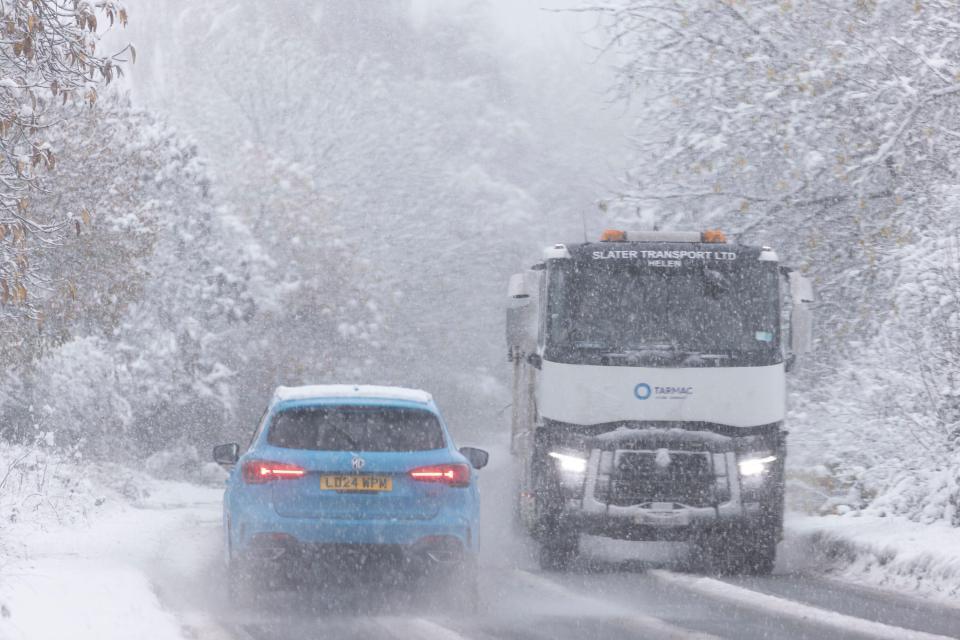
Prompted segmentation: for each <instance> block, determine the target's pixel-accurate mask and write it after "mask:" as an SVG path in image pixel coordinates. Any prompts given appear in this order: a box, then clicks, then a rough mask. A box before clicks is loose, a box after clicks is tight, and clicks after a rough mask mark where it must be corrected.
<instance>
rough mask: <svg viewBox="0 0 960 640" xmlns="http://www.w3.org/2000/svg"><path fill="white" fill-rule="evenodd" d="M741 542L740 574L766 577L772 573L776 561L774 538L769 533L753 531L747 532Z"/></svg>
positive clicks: (775, 542)
mask: <svg viewBox="0 0 960 640" xmlns="http://www.w3.org/2000/svg"><path fill="white" fill-rule="evenodd" d="M751 534H752V535H751ZM748 536H749V537H748ZM742 542H743V543H744V544H743V547H742V549H741V551H740V553H741V557H740V562H739V565H740V566H739V567H738V568H739V569H740V572H741V573H746V574H749V575H752V576H768V575H770V574H771V573H773V566H774V564H775V562H776V559H777V539H776V536H774V535H773V534H772V533H771V532H770V531H765V530H759V531H757V530H754V531H749V532H747V536H744V539H743V540H742Z"/></svg>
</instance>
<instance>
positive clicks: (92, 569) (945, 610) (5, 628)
mask: <svg viewBox="0 0 960 640" xmlns="http://www.w3.org/2000/svg"><path fill="white" fill-rule="evenodd" d="M502 464H503V461H502V460H501V461H498V462H496V463H495V464H494V465H492V467H491V469H489V470H488V471H487V472H486V477H485V478H484V480H485V481H486V486H485V487H484V489H485V491H486V495H487V496H488V499H487V500H486V501H485V503H484V504H485V506H484V531H483V532H482V535H483V554H482V569H481V598H482V602H481V605H480V609H479V611H477V612H476V613H469V614H465V613H463V612H455V611H451V610H449V608H447V607H446V606H445V605H443V604H441V603H440V602H439V601H438V599H437V597H436V596H437V593H436V591H430V590H423V591H421V590H420V589H419V588H418V587H414V586H412V585H409V584H407V585H404V584H390V583H387V584H383V583H380V582H378V581H377V580H373V581H372V582H371V581H366V582H362V581H359V580H353V579H352V578H351V577H350V576H347V577H346V578H345V579H341V580H340V581H339V582H338V583H337V584H336V585H335V587H334V588H330V587H327V588H326V589H325V588H323V587H314V588H311V589H308V590H303V591H299V592H298V591H286V592H274V593H268V594H266V595H265V597H264V598H262V600H261V601H260V602H259V603H258V605H257V607H256V608H255V609H245V610H236V609H233V608H232V607H231V606H230V604H229V603H228V601H227V597H226V590H225V588H224V573H223V570H222V565H221V557H220V552H221V537H220V536H221V534H220V504H219V500H220V491H219V489H217V488H199V487H193V486H191V485H184V484H173V483H157V484H156V486H152V487H151V488H150V492H149V496H148V497H146V498H143V499H140V500H138V501H137V502H136V503H135V504H134V505H132V506H131V505H128V504H127V505H125V504H114V505H113V507H110V508H108V507H109V504H107V505H104V507H103V508H104V509H105V510H104V511H102V512H98V513H97V514H96V516H95V517H91V518H90V519H89V520H88V521H87V522H86V523H85V524H82V525H81V526H54V525H51V526H48V527H45V528H47V529H48V531H46V532H38V533H37V534H36V536H35V537H34V538H33V539H31V540H23V541H21V542H22V550H23V551H25V552H26V553H24V554H21V556H22V559H20V560H17V561H14V562H10V563H8V564H6V565H5V566H4V567H3V576H4V579H3V580H0V602H2V604H3V605H4V607H5V608H6V610H7V613H5V614H4V615H5V616H7V617H4V618H0V638H4V640H6V639H8V638H9V639H10V640H46V639H48V638H49V639H51V640H54V639H60V638H64V637H72V638H75V639H77V640H87V639H93V638H97V640H111V639H117V640H119V639H121V638H131V637H136V638H146V639H149V640H177V639H190V640H274V639H275V638H279V637H294V638H300V639H303V640H312V639H314V638H317V639H319V638H338V639H348V638H370V637H377V638H419V639H423V640H458V639H464V638H469V639H478V640H479V639H486V638H576V639H577V640H583V639H584V638H587V639H591V638H596V639H598V640H600V639H616V638H638V637H639V638H738V639H739V638H743V639H748V638H765V639H774V638H775V639H791V638H816V639H817V640H820V639H822V638H894V639H898V640H899V639H901V638H902V639H910V638H916V639H918V640H920V639H930V638H944V637H947V638H960V609H955V608H950V607H949V606H946V605H937V604H933V603H928V602H923V601H920V600H918V599H915V598H908V597H905V596H899V595H893V594H890V593H887V592H881V591H878V590H873V589H868V588H864V587H858V586H854V585H852V584H849V583H843V582H838V581H836V580H832V579H828V578H824V577H822V576H821V575H819V574H818V573H817V572H816V571H815V570H814V569H812V568H811V567H810V566H809V563H808V562H807V559H806V558H807V556H808V555H809V554H808V553H807V549H805V544H806V543H805V542H804V540H805V539H804V538H802V537H795V538H789V539H788V540H787V541H786V542H785V543H784V545H783V547H782V549H781V563H780V566H779V567H778V572H777V573H776V575H774V576H771V577H769V578H722V579H721V578H708V577H702V576H698V575H696V574H689V573H682V572H678V571H673V570H668V569H663V568H654V567H653V566H652V565H651V563H650V562H638V561H637V560H636V559H633V558H634V557H635V555H636V553H638V552H642V553H645V554H647V557H648V560H649V559H650V558H655V557H656V556H657V555H659V557H661V558H662V557H663V556H664V552H665V549H663V548H660V547H656V546H655V545H654V546H646V547H643V548H639V547H637V546H636V545H632V544H628V543H624V544H610V543H608V542H604V541H599V540H596V539H591V540H588V541H587V542H586V544H585V550H586V554H585V556H584V557H583V558H582V559H581V560H580V561H578V563H577V564H576V565H575V566H574V567H573V568H572V570H571V571H569V572H568V573H565V574H558V573H543V572H541V571H539V570H538V569H537V568H536V563H535V562H534V560H533V554H532V549H531V548H530V547H529V546H528V544H527V543H526V542H525V538H524V537H523V536H520V535H518V534H516V532H514V531H513V528H512V526H511V525H510V524H509V522H510V519H509V517H508V514H507V513H505V510H508V509H509V506H508V505H504V504H503V503H504V501H502V500H496V499H495V498H491V497H489V496H496V495H498V494H499V493H500V492H501V491H503V490H505V489H506V487H500V486H496V485H497V484H499V482H501V481H500V480H498V478H505V477H506V476H507V474H503V473H500V471H502V468H501V465H502ZM667 551H669V550H667ZM341 578H343V576H341Z"/></svg>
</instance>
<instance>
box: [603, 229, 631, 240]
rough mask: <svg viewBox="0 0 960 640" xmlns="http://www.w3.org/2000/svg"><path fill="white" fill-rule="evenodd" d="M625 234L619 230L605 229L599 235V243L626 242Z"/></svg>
mask: <svg viewBox="0 0 960 640" xmlns="http://www.w3.org/2000/svg"><path fill="white" fill-rule="evenodd" d="M626 240H627V232H626V231H622V230H620V229H606V230H605V231H604V232H603V233H602V234H600V242H626Z"/></svg>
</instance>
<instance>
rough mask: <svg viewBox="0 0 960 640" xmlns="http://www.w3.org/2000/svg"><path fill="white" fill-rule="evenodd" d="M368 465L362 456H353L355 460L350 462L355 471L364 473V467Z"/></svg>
mask: <svg viewBox="0 0 960 640" xmlns="http://www.w3.org/2000/svg"><path fill="white" fill-rule="evenodd" d="M366 464H367V462H366V460H364V459H363V458H361V457H360V456H353V459H351V460H350V466H351V467H353V470H354V471H362V470H363V467H364V465H366Z"/></svg>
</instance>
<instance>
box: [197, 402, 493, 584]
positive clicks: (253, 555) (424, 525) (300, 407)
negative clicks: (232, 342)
mask: <svg viewBox="0 0 960 640" xmlns="http://www.w3.org/2000/svg"><path fill="white" fill-rule="evenodd" d="M214 459H215V460H216V461H217V462H218V463H220V464H221V465H222V466H224V467H225V468H227V469H228V470H229V472H230V476H229V478H228V480H227V488H226V491H225V493H224V498H223V525H224V533H225V540H226V544H225V552H226V559H227V564H228V567H229V574H230V575H229V578H228V579H229V581H230V587H231V589H230V590H231V595H234V596H235V595H236V594H237V592H238V589H239V587H240V586H241V583H242V582H243V581H244V580H245V579H249V577H250V576H251V575H255V576H257V577H258V578H261V579H263V578H264V576H268V577H269V578H271V579H272V578H273V577H274V576H276V575H280V574H283V573H284V572H286V571H288V570H290V569H292V568H293V569H295V568H304V567H307V566H312V565H316V564H318V563H320V564H322V563H323V561H326V560H330V559H331V558H333V557H337V556H342V555H350V554H356V553H357V552H362V553H364V554H367V553H371V554H376V555H378V556H385V557H387V558H390V559H392V560H395V561H396V562H397V563H398V566H400V567H401V568H404V569H405V570H406V569H409V570H411V571H413V570H419V569H421V568H425V569H429V568H430V567H431V566H435V565H443V566H446V567H456V568H457V569H458V570H459V572H465V573H466V575H465V576H464V575H463V573H461V574H460V575H461V580H460V582H461V583H467V584H475V580H476V557H477V552H478V543H479V541H478V531H479V494H478V490H477V477H476V473H475V470H477V469H480V468H481V467H483V466H484V465H486V463H487V459H488V454H487V452H485V451H483V450H481V449H474V448H469V447H464V448H462V449H459V450H458V449H457V448H456V447H455V446H454V444H453V440H452V438H451V437H450V434H449V432H448V431H447V428H446V426H445V425H444V422H443V418H442V417H441V416H440V412H439V410H438V409H437V406H436V404H435V403H434V401H433V398H432V397H431V396H430V394H428V393H426V392H424V391H418V390H413V389H403V388H399V387H372V386H347V385H328V386H306V387H280V388H278V389H277V391H276V393H275V394H274V397H273V399H272V400H271V402H270V405H269V406H268V407H267V410H266V412H265V414H264V416H263V418H262V419H261V421H260V424H259V425H258V427H257V429H256V432H255V433H254V435H253V439H252V441H251V442H250V446H249V447H248V449H247V450H246V452H245V453H243V455H240V446H239V445H237V444H225V445H220V446H218V447H215V448H214Z"/></svg>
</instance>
